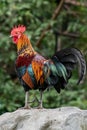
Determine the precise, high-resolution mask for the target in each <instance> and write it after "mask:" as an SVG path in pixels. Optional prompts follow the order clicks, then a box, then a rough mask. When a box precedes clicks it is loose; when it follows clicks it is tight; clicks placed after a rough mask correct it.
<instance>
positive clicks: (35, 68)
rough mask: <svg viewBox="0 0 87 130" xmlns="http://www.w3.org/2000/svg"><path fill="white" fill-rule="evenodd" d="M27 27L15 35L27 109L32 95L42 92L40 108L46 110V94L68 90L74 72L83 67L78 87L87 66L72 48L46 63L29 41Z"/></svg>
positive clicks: (57, 54)
mask: <svg viewBox="0 0 87 130" xmlns="http://www.w3.org/2000/svg"><path fill="white" fill-rule="evenodd" d="M25 30H26V28H25V26H23V25H20V26H18V27H14V28H13V29H12V31H11V37H12V39H13V42H14V43H15V44H16V45H17V52H18V56H17V59H16V62H15V65H16V72H17V75H18V77H19V80H20V82H21V84H22V86H23V87H24V89H25V92H26V96H25V107H24V108H29V107H30V106H28V91H29V90H31V89H39V90H40V91H41V99H40V106H39V107H40V108H42V92H43V91H44V90H45V89H46V88H48V87H50V86H53V87H54V88H55V89H56V90H57V92H60V90H61V89H64V88H65V86H66V84H67V83H68V80H69V79H70V78H71V76H72V70H73V69H74V68H75V66H76V65H79V67H80V68H79V80H78V84H79V83H80V82H81V81H82V80H83V78H84V75H85V73H86V63H85V60H84V58H83V55H82V53H81V52H80V51H79V50H77V49H75V48H70V49H69V48H68V49H64V50H61V51H59V52H56V53H55V54H54V55H53V56H52V58H50V59H48V60H47V59H45V58H44V57H43V56H41V55H40V54H38V53H37V52H36V51H35V50H34V49H33V47H32V45H31V43H30V40H29V38H28V37H27V35H25V34H24V32H25Z"/></svg>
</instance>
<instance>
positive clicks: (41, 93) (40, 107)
mask: <svg viewBox="0 0 87 130" xmlns="http://www.w3.org/2000/svg"><path fill="white" fill-rule="evenodd" d="M42 95H43V91H42V90H40V101H39V106H38V109H42V108H43V103H42V97H43V96H42Z"/></svg>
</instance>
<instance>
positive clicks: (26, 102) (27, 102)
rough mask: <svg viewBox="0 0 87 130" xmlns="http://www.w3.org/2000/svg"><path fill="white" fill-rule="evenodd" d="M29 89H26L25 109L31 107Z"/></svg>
mask: <svg viewBox="0 0 87 130" xmlns="http://www.w3.org/2000/svg"><path fill="white" fill-rule="evenodd" d="M28 100H29V91H26V94H25V106H24V109H29V108H30V105H29V101H28Z"/></svg>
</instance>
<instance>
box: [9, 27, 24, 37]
mask: <svg viewBox="0 0 87 130" xmlns="http://www.w3.org/2000/svg"><path fill="white" fill-rule="evenodd" d="M25 30H26V27H25V26H24V25H18V26H17V27H16V26H15V27H14V28H13V29H12V31H11V35H14V33H15V32H21V33H23V32H25Z"/></svg>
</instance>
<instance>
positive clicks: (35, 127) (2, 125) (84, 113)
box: [0, 107, 87, 130]
mask: <svg viewBox="0 0 87 130" xmlns="http://www.w3.org/2000/svg"><path fill="white" fill-rule="evenodd" d="M0 130H87V110H81V109H79V108H76V107H62V108H57V109H31V110H16V111H15V112H12V113H5V114H3V115H1V116H0Z"/></svg>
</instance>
